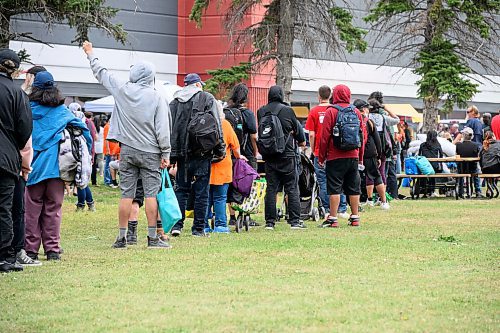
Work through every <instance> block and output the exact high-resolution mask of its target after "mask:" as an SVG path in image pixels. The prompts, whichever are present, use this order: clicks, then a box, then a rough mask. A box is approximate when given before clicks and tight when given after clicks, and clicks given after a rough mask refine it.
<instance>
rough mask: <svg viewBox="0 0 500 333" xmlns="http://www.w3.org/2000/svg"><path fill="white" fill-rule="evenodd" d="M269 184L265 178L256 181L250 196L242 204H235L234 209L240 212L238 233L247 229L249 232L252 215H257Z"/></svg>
mask: <svg viewBox="0 0 500 333" xmlns="http://www.w3.org/2000/svg"><path fill="white" fill-rule="evenodd" d="M266 188H267V183H266V180H265V179H264V178H261V179H256V180H254V181H253V183H252V190H251V191H250V195H249V196H248V197H246V198H245V199H244V200H243V203H241V204H233V205H232V208H233V209H234V210H235V211H237V212H238V217H237V218H236V232H238V233H239V232H240V231H241V230H243V228H245V231H248V229H249V227H250V215H251V214H257V213H258V212H259V208H260V206H261V203H262V201H263V200H264V196H265V195H266Z"/></svg>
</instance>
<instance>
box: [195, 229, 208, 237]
mask: <svg viewBox="0 0 500 333" xmlns="http://www.w3.org/2000/svg"><path fill="white" fill-rule="evenodd" d="M191 235H193V236H194V237H210V234H206V233H205V232H204V231H203V230H202V231H198V230H195V231H193V232H192V233H191Z"/></svg>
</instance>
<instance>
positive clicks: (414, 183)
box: [396, 173, 471, 200]
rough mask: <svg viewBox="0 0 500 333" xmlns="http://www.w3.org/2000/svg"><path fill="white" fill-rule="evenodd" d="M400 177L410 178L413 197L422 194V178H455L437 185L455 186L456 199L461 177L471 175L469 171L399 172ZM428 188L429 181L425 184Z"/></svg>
mask: <svg viewBox="0 0 500 333" xmlns="http://www.w3.org/2000/svg"><path fill="white" fill-rule="evenodd" d="M396 177H397V178H398V179H404V178H408V179H410V195H411V198H412V199H418V198H419V196H420V181H419V180H421V179H430V178H434V179H435V178H454V179H455V183H454V184H449V182H447V183H436V184H434V186H435V187H442V188H443V187H444V188H453V189H454V190H455V199H457V200H458V198H459V179H465V178H470V177H471V175H470V174H468V173H437V174H434V175H405V174H399V175H397V176H396ZM425 190H427V183H426V185H425V188H424V191H425Z"/></svg>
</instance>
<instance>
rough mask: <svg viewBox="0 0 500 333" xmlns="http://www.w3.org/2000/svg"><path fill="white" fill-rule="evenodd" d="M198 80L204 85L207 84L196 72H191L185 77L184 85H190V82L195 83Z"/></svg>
mask: <svg viewBox="0 0 500 333" xmlns="http://www.w3.org/2000/svg"><path fill="white" fill-rule="evenodd" d="M196 82H200V83H201V84H202V85H205V82H203V81H202V80H201V77H200V76H199V75H198V74H196V73H189V74H188V75H186V77H185V78H184V85H185V86H189V85H190V84H194V83H196Z"/></svg>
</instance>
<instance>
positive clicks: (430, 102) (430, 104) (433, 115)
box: [422, 96, 439, 133]
mask: <svg viewBox="0 0 500 333" xmlns="http://www.w3.org/2000/svg"><path fill="white" fill-rule="evenodd" d="M438 103H439V98H437V97H436V96H428V97H425V98H424V126H423V127H422V131H423V132H424V133H427V132H428V131H430V130H435V129H436V128H437V123H438V114H439V109H438V107H437V106H438Z"/></svg>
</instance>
